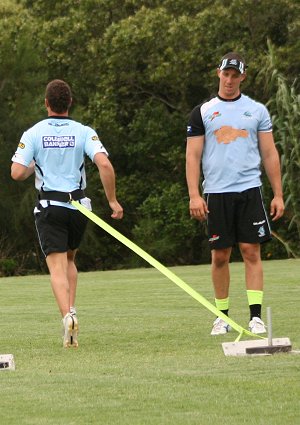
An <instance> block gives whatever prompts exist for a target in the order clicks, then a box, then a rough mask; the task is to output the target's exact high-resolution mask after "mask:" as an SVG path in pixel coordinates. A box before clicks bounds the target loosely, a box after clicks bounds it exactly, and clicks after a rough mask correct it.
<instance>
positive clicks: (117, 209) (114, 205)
mask: <svg viewBox="0 0 300 425" xmlns="http://www.w3.org/2000/svg"><path fill="white" fill-rule="evenodd" d="M109 206H110V208H111V209H112V211H113V212H112V214H111V217H112V218H114V219H116V220H121V218H123V208H122V207H121V205H120V204H119V202H118V201H117V200H115V201H111V202H110V203H109Z"/></svg>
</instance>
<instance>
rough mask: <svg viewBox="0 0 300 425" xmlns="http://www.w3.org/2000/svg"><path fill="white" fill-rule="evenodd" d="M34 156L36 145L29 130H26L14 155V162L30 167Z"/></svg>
mask: <svg viewBox="0 0 300 425" xmlns="http://www.w3.org/2000/svg"><path fill="white" fill-rule="evenodd" d="M33 158H34V147H33V143H32V140H31V137H30V134H29V132H28V131H25V132H24V133H23V135H22V137H21V140H20V142H19V144H18V148H17V150H16V152H15V154H14V155H13V157H12V159H11V160H12V162H17V163H18V164H21V165H25V167H28V166H29V164H30V163H31V161H32V160H33Z"/></svg>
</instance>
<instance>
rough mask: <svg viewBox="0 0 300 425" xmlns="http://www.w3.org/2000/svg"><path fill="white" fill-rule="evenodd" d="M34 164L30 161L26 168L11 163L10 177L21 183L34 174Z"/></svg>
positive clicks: (16, 163)
mask: <svg viewBox="0 0 300 425" xmlns="http://www.w3.org/2000/svg"><path fill="white" fill-rule="evenodd" d="M34 166H35V162H34V161H31V163H30V164H29V166H28V167H26V166H25V165H22V164H19V163H18V162H13V163H12V165H11V177H12V179H14V180H18V181H23V180H26V179H27V178H28V177H30V176H31V175H32V174H33V173H34Z"/></svg>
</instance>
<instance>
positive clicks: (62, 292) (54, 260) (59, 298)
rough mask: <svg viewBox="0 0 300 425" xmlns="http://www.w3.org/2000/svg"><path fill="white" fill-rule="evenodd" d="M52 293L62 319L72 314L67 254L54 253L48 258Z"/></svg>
mask: <svg viewBox="0 0 300 425" xmlns="http://www.w3.org/2000/svg"><path fill="white" fill-rule="evenodd" d="M46 262H47V266H48V269H49V272H50V278H51V286H52V291H53V294H54V296H55V299H56V302H57V305H58V308H59V311H60V313H61V315H62V317H65V315H66V314H67V313H69V312H70V288H69V280H68V260H67V253H66V252H53V253H51V254H49V255H47V257H46Z"/></svg>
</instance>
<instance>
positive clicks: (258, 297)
mask: <svg viewBox="0 0 300 425" xmlns="http://www.w3.org/2000/svg"><path fill="white" fill-rule="evenodd" d="M263 295H264V292H263V291H253V290H251V289H247V297H248V304H249V305H252V304H262V301H263Z"/></svg>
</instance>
